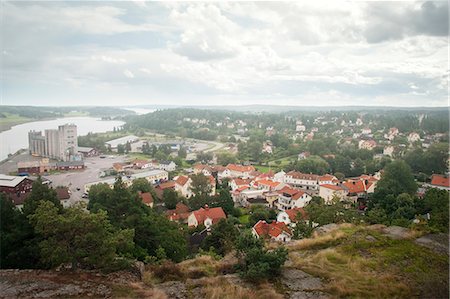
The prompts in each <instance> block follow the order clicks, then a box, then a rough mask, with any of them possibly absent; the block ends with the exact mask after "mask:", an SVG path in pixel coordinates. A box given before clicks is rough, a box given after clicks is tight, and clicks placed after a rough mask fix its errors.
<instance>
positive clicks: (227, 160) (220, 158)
mask: <svg viewBox="0 0 450 299" xmlns="http://www.w3.org/2000/svg"><path fill="white" fill-rule="evenodd" d="M236 162H237V158H236V156H235V155H233V154H232V153H228V152H222V153H219V154H217V164H220V165H228V164H234V163H236Z"/></svg>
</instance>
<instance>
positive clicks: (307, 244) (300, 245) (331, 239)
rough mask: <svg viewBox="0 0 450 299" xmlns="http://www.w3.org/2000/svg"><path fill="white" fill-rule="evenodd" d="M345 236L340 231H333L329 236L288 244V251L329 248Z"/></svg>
mask: <svg viewBox="0 0 450 299" xmlns="http://www.w3.org/2000/svg"><path fill="white" fill-rule="evenodd" d="M346 236H347V234H346V233H345V232H343V231H341V230H334V231H332V232H330V233H329V234H325V235H320V236H315V237H313V238H309V239H301V240H298V241H294V242H292V243H291V244H288V246H287V247H288V248H289V249H290V250H304V249H318V248H324V247H328V246H331V245H333V244H335V242H337V241H339V240H340V239H342V238H344V237H346Z"/></svg>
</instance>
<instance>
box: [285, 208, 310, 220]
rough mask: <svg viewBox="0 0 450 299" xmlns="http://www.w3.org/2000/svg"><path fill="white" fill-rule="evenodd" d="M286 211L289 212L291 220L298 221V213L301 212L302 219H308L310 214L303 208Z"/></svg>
mask: <svg viewBox="0 0 450 299" xmlns="http://www.w3.org/2000/svg"><path fill="white" fill-rule="evenodd" d="M285 212H286V214H288V216H289V219H291V221H296V220H297V215H298V214H299V213H300V214H301V215H302V217H301V218H302V219H308V214H307V213H306V211H305V210H303V209H302V208H294V209H289V210H285Z"/></svg>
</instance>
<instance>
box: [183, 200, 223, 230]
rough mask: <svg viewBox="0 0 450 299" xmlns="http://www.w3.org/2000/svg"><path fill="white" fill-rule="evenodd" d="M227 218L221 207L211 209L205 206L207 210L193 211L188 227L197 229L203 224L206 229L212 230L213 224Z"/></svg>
mask: <svg viewBox="0 0 450 299" xmlns="http://www.w3.org/2000/svg"><path fill="white" fill-rule="evenodd" d="M226 218H227V216H226V215H225V212H224V211H223V209H222V208H221V207H217V208H210V207H208V205H205V208H200V209H198V210H197V211H193V212H192V213H191V214H190V215H189V217H188V226H189V227H197V226H199V225H201V224H203V225H204V226H205V227H206V228H210V227H211V226H212V225H213V224H216V223H217V222H219V220H220V219H226Z"/></svg>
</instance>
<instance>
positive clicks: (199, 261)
mask: <svg viewBox="0 0 450 299" xmlns="http://www.w3.org/2000/svg"><path fill="white" fill-rule="evenodd" d="M178 266H179V267H180V269H181V271H182V272H183V273H184V274H185V275H186V277H188V278H200V277H204V276H214V275H216V274H217V269H218V268H219V266H220V262H219V261H216V260H215V259H213V258H212V257H211V256H209V255H201V256H198V257H196V258H193V259H189V260H185V261H183V262H181V263H179V264H178Z"/></svg>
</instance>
